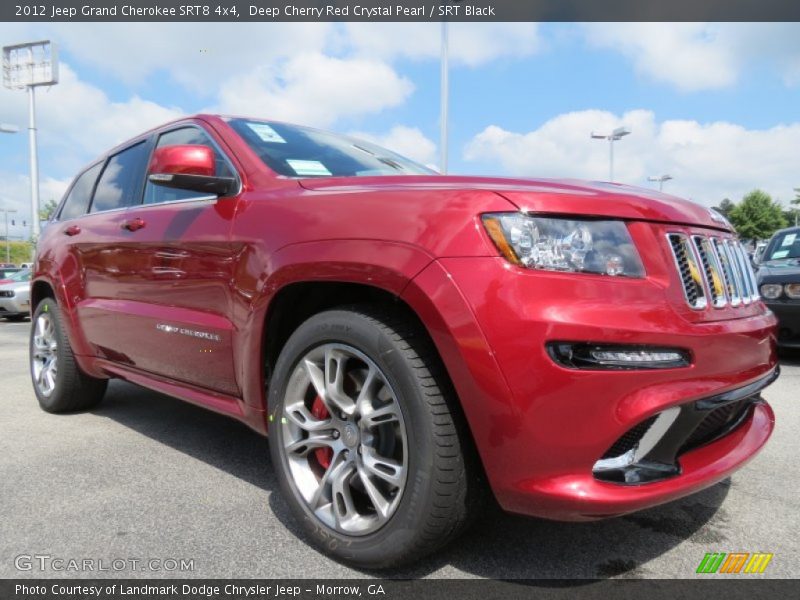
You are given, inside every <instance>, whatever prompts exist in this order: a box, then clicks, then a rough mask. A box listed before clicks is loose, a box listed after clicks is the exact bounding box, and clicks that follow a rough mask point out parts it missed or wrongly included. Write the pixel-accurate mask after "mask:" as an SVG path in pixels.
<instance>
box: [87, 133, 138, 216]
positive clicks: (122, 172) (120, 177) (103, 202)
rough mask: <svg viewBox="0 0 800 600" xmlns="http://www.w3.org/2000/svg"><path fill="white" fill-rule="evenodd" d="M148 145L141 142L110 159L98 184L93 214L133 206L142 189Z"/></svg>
mask: <svg viewBox="0 0 800 600" xmlns="http://www.w3.org/2000/svg"><path fill="white" fill-rule="evenodd" d="M146 159H147V145H146V144H145V143H144V142H139V143H138V144H136V145H135V146H131V147H130V148H128V149H126V150H123V151H122V152H120V153H119V154H115V155H114V156H112V157H111V158H109V159H108V162H107V163H106V168H105V169H104V170H103V174H102V175H101V176H100V181H99V182H98V183H97V189H96V190H95V192H94V201H93V202H92V212H98V211H101V210H112V209H114V208H123V207H125V206H128V205H129V204H131V202H132V201H133V199H134V198H135V197H136V194H137V193H138V191H139V190H140V189H141V188H140V187H139V184H140V182H141V181H142V173H143V171H144V162H145V160H146Z"/></svg>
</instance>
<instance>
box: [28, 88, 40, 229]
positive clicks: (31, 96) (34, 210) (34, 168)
mask: <svg viewBox="0 0 800 600" xmlns="http://www.w3.org/2000/svg"><path fill="white" fill-rule="evenodd" d="M35 89H36V88H35V87H34V86H32V85H30V86H28V145H29V146H30V161H31V237H32V238H33V241H34V243H36V240H38V239H39V153H38V151H37V147H36V92H35Z"/></svg>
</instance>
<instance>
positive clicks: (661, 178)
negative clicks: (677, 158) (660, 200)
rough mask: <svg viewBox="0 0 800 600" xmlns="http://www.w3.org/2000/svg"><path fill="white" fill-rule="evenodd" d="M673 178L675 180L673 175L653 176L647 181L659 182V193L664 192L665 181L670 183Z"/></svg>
mask: <svg viewBox="0 0 800 600" xmlns="http://www.w3.org/2000/svg"><path fill="white" fill-rule="evenodd" d="M672 178H673V177H672V175H667V174H666V173H665V174H664V175H652V176H650V177H648V178H647V181H657V182H658V191H659V192H663V191H664V182H665V181H669V180H670V179H672Z"/></svg>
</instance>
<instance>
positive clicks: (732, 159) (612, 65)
mask: <svg viewBox="0 0 800 600" xmlns="http://www.w3.org/2000/svg"><path fill="white" fill-rule="evenodd" d="M450 27H451V30H450V40H451V51H450V55H451V71H450V83H451V92H450V99H451V105H450V144H449V153H450V172H451V173H455V174H476V175H501V176H524V177H556V178H559V177H564V178H579V179H592V180H606V179H608V144H607V143H606V142H602V141H599V140H592V139H591V138H590V133H591V132H592V131H597V132H599V133H604V132H609V131H611V130H612V129H614V128H615V127H619V126H625V127H627V128H628V129H630V130H631V132H632V133H631V134H630V135H629V136H627V137H626V138H624V139H623V140H621V141H619V142H618V143H617V144H616V145H615V180H617V181H620V182H623V183H628V184H632V185H637V186H642V187H653V186H655V185H657V184H654V183H651V182H649V181H648V176H656V175H662V174H669V175H671V176H672V177H673V178H674V179H673V180H672V181H669V182H667V183H666V184H665V191H667V192H669V193H673V194H675V195H678V196H683V197H686V198H690V199H692V200H695V201H696V202H700V203H702V204H705V205H707V206H713V205H715V204H718V203H719V202H720V201H721V200H722V199H723V198H730V199H732V200H734V201H736V200H739V199H741V197H742V196H743V195H744V194H746V193H747V192H748V191H750V190H752V189H754V188H762V189H764V190H766V191H768V192H769V193H770V194H772V195H773V197H774V198H776V199H778V200H779V201H780V202H782V203H784V204H787V203H788V201H789V200H791V199H792V198H793V197H794V193H793V188H794V187H800V24H798V23H786V24H775V23H764V24H750V23H726V24H713V23H711V24H709V23H621V24H613V23H612V24H608V23H597V24H581V23H545V24H536V23H453V24H451V25H450ZM439 36H440V25H439V24H436V23H202V24H200V23H115V24H99V23H53V24H19V23H0V45H8V44H14V43H20V42H24V41H32V40H37V39H51V40H53V41H55V42H57V43H58V45H59V52H60V61H61V66H60V71H61V73H60V83H59V84H58V85H57V86H54V87H52V88H49V89H41V90H40V91H39V92H38V95H37V105H38V112H37V115H38V126H39V150H40V187H41V192H40V194H41V201H42V203H43V204H44V203H45V202H46V201H47V200H49V199H54V200H58V199H59V198H60V197H61V195H62V194H63V192H64V190H65V188H66V187H67V185H68V184H69V182H70V180H71V179H72V177H73V176H74V175H75V173H76V172H77V171H78V170H79V169H80V168H81V167H82V166H83V165H85V164H86V163H88V162H89V161H90V160H92V159H93V158H95V157H97V156H99V155H100V154H102V153H103V152H104V151H105V150H107V149H108V148H110V147H112V146H114V145H116V144H117V143H119V142H122V141H124V140H126V139H128V138H129V137H132V136H133V135H135V134H137V133H140V132H141V131H143V130H145V129H148V128H150V127H152V126H155V125H158V124H160V123H163V122H166V121H168V120H171V119H174V118H177V117H180V116H181V115H186V114H192V113H197V112H221V113H225V114H242V115H248V116H253V117H261V118H267V119H270V118H271V119H276V120H285V121H291V122H296V123H300V124H306V125H314V126H319V127H323V128H326V129H330V130H333V131H337V132H341V133H347V134H355V135H357V136H360V137H362V138H366V139H369V140H370V141H374V142H377V143H379V144H382V145H384V146H386V147H388V148H389V149H391V150H394V151H396V152H399V153H401V154H404V155H406V156H408V157H410V158H413V159H416V160H418V161H420V162H422V163H425V164H429V165H436V164H437V163H438V148H439V76H440V68H439V67H440V65H439V51H440V45H439V44H440V37H439ZM0 122H2V123H8V124H13V125H17V126H19V127H20V132H19V133H17V134H12V135H7V134H0V181H2V185H0V208H11V209H16V210H17V211H18V213H17V214H16V215H14V217H15V218H14V220H15V226H14V227H12V228H11V231H10V234H11V235H12V236H14V235H23V234H24V230H23V229H22V221H23V220H26V219H29V215H30V209H29V204H30V201H29V191H28V190H29V187H28V185H29V184H28V145H27V144H28V139H27V135H26V129H25V128H26V126H27V99H26V95H25V93H24V92H22V91H12V90H6V89H0ZM28 223H29V221H28ZM2 226H3V224H2V222H0V227H2Z"/></svg>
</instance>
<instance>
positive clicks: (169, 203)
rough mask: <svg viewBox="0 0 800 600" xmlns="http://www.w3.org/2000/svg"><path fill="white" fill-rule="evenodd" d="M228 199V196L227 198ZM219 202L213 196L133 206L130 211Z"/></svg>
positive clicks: (217, 197) (218, 198) (217, 198)
mask: <svg viewBox="0 0 800 600" xmlns="http://www.w3.org/2000/svg"><path fill="white" fill-rule="evenodd" d="M227 197H228V196H226V198H227ZM217 200H220V197H219V196H216V195H214V194H211V195H208V196H197V197H196V198H181V199H180V200H165V201H164V202H152V203H150V204H136V205H135V206H131V207H130V210H140V209H146V208H158V207H159V206H173V205H175V204H190V203H194V202H216V201H217ZM223 200H224V199H223Z"/></svg>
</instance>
